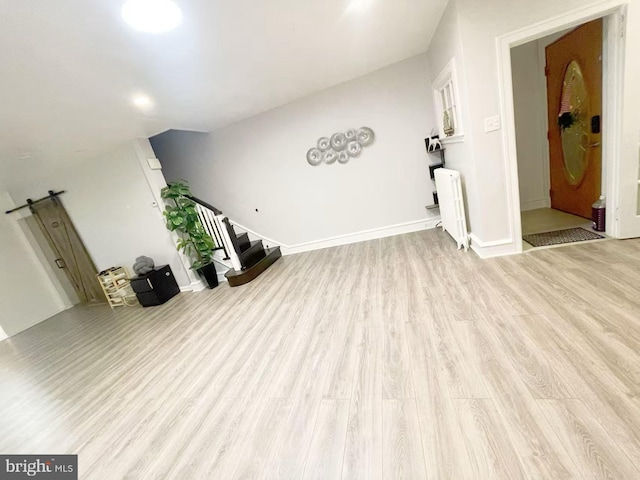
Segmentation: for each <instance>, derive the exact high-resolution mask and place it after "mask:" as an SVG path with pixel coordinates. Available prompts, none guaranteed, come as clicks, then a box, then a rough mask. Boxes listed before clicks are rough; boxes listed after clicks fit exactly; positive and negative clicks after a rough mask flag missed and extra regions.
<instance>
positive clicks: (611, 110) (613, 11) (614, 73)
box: [496, 0, 628, 253]
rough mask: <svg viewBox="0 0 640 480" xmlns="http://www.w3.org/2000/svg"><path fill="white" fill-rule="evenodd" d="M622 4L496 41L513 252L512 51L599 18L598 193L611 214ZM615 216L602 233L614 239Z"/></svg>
mask: <svg viewBox="0 0 640 480" xmlns="http://www.w3.org/2000/svg"><path fill="white" fill-rule="evenodd" d="M627 4H628V1H627V0H607V1H605V2H602V3H599V4H597V5H592V6H588V7H585V8H581V9H578V10H573V11H571V12H568V13H565V14H563V15H559V16H556V17H552V18H549V19H547V20H544V21H542V22H538V23H535V24H533V25H530V26H527V27H524V28H522V29H519V30H516V31H514V32H511V33H508V34H505V35H501V36H499V37H497V38H496V49H497V53H498V77H499V91H500V111H501V115H502V118H503V119H504V122H503V124H504V135H503V137H502V150H503V158H504V167H505V174H506V179H505V180H506V185H507V189H508V210H509V223H510V233H511V238H513V240H514V244H515V245H514V253H521V252H522V221H521V218H520V185H519V182H518V155H517V151H516V129H515V114H514V105H513V81H512V76H511V48H512V47H517V46H518V45H522V44H524V43H528V42H531V41H534V40H538V39H540V38H542V37H546V36H547V35H551V34H553V33H557V32H560V31H562V30H565V29H567V28H572V27H577V26H579V25H581V24H583V23H587V22H590V21H591V20H595V19H597V18H602V19H603V22H604V25H603V26H604V32H603V39H604V46H603V59H602V60H603V62H602V72H603V75H602V76H603V78H602V87H603V96H602V116H603V118H605V119H607V120H608V121H605V122H603V128H602V161H603V165H605V167H604V168H603V172H602V187H601V188H602V191H603V192H606V196H607V200H606V202H607V210H608V211H609V212H616V211H617V209H618V205H619V203H620V188H619V185H620V180H621V178H620V157H619V152H620V150H621V145H622V132H621V128H620V127H621V126H622V85H623V77H624V60H623V59H624V37H623V36H621V35H620V34H619V32H620V31H621V29H622V28H623V27H624V18H625V16H626V6H627ZM614 220H616V215H615V214H614V215H611V214H609V215H607V222H606V231H605V233H606V234H607V235H609V236H611V237H617V236H619V230H620V225H619V223H618V222H617V221H614Z"/></svg>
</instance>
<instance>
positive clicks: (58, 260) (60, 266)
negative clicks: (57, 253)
mask: <svg viewBox="0 0 640 480" xmlns="http://www.w3.org/2000/svg"><path fill="white" fill-rule="evenodd" d="M54 262H56V265H57V266H58V268H64V267H65V265H64V261H63V260H62V259H61V258H56V259H55V260H54Z"/></svg>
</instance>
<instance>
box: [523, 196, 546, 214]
mask: <svg viewBox="0 0 640 480" xmlns="http://www.w3.org/2000/svg"><path fill="white" fill-rule="evenodd" d="M549 207H551V201H550V200H549V199H548V198H541V199H540V200H528V201H526V202H520V211H521V212H527V211H529V210H537V209H538V208H549Z"/></svg>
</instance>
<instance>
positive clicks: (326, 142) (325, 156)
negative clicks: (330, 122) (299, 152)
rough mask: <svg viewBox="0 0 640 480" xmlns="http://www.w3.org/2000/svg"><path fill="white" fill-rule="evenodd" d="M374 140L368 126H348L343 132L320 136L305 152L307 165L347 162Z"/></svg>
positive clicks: (357, 155)
mask: <svg viewBox="0 0 640 480" xmlns="http://www.w3.org/2000/svg"><path fill="white" fill-rule="evenodd" d="M374 141H375V135H374V133H373V130H371V129H370V128H369V127H360V128H358V129H355V128H349V129H348V130H346V131H345V132H344V133H342V132H337V133H334V134H333V135H331V138H329V137H320V138H319V139H318V142H317V144H316V147H314V148H312V149H310V150H309V151H308V152H307V162H309V165H312V166H314V167H315V166H317V165H320V164H321V163H326V164H327V165H331V164H332V163H336V161H337V162H338V163H342V164H345V163H348V162H349V159H350V158H355V157H359V156H360V154H361V153H362V150H363V148H364V147H368V146H370V145H372V144H373V143H374Z"/></svg>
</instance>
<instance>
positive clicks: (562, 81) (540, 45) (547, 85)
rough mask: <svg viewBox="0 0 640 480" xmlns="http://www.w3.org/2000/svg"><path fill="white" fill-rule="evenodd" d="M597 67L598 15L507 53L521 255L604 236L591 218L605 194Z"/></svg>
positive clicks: (600, 50)
mask: <svg viewBox="0 0 640 480" xmlns="http://www.w3.org/2000/svg"><path fill="white" fill-rule="evenodd" d="M602 68H603V20H602V19H601V18H600V19H596V20H592V21H590V22H588V23H585V24H582V25H579V26H576V27H573V28H569V29H566V30H562V31H560V32H557V33H554V34H551V35H547V36H544V37H542V38H538V39H536V40H533V41H531V42H528V43H525V44H522V45H519V46H517V47H513V48H512V49H511V71H512V82H513V100H514V115H515V134H516V149H517V162H518V183H519V196H520V212H521V217H520V218H521V225H522V235H523V243H522V249H523V250H525V251H526V250H529V249H531V248H534V247H537V246H549V245H561V244H565V243H572V242H575V241H586V240H589V239H601V238H599V237H604V235H601V234H600V232H602V231H603V230H604V225H601V226H599V227H597V228H593V225H592V221H591V213H592V204H594V202H596V201H597V200H598V199H599V198H600V196H601V195H604V193H605V192H604V188H603V185H602V177H603V166H604V165H603V162H602V150H601V145H602V138H601V137H602V132H601V119H602V94H603V88H602V78H603V75H602ZM594 230H596V231H597V230H600V232H598V233H596V234H593V232H594ZM551 232H554V233H551ZM589 232H592V233H591V234H590V233H589ZM602 233H604V232H602Z"/></svg>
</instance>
